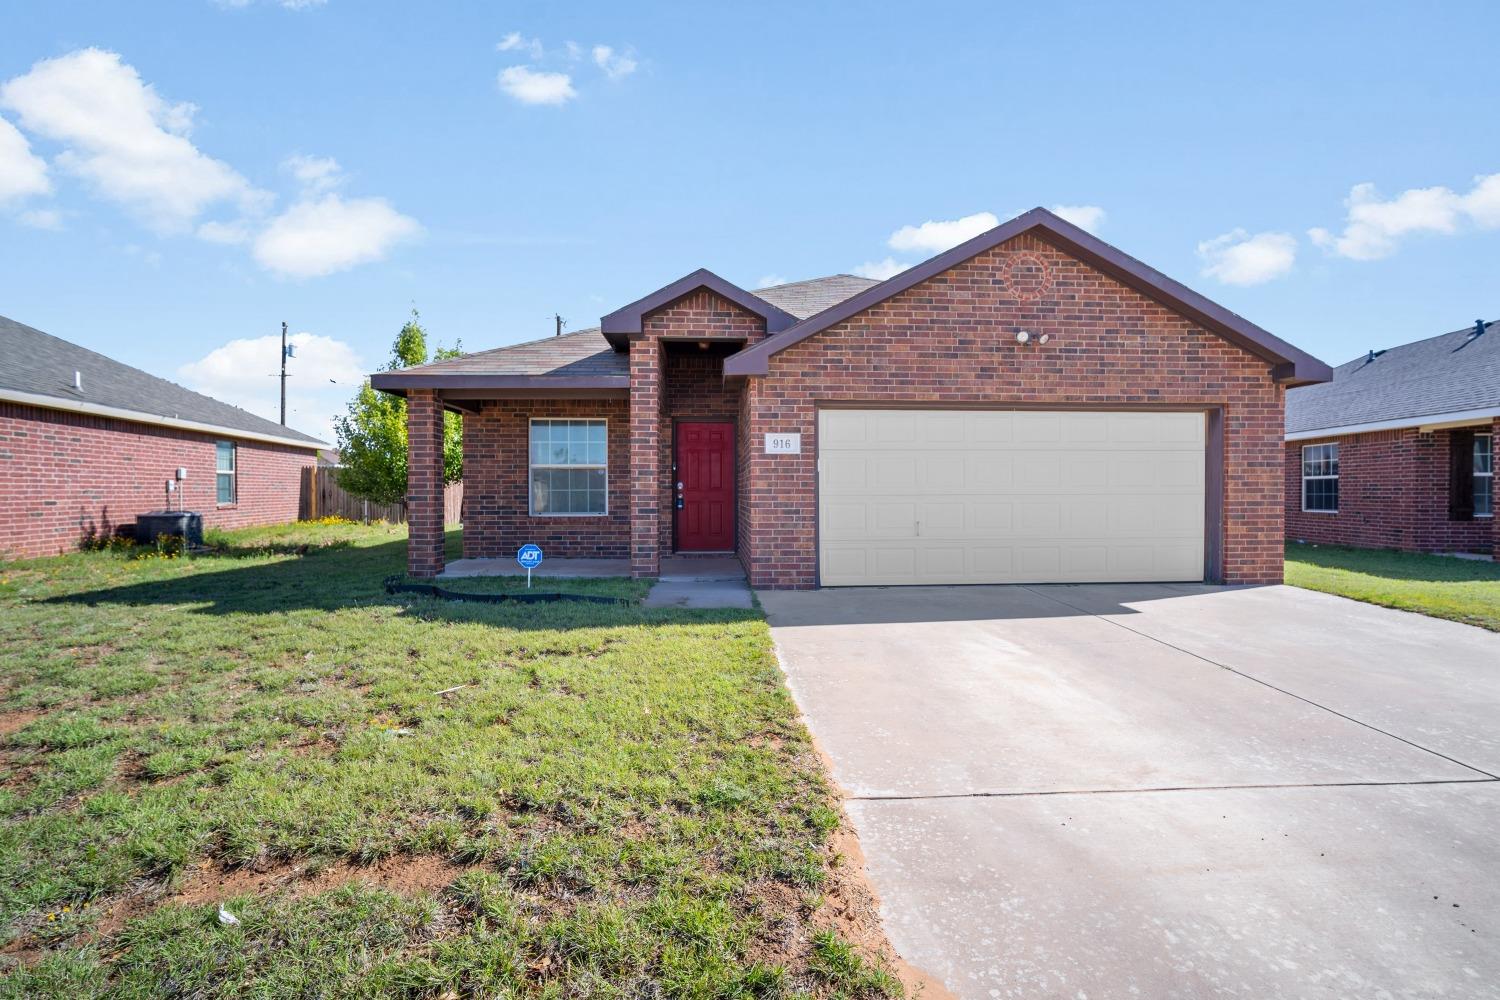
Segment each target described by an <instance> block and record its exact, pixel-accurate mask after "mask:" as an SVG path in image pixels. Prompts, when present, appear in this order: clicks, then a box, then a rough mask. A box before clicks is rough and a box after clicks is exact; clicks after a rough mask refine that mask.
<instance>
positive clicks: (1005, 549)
mask: <svg viewBox="0 0 1500 1000" xmlns="http://www.w3.org/2000/svg"><path fill="white" fill-rule="evenodd" d="M1204 424H1205V417H1204V415H1203V414H1202V413H1147V412H1136V413H1103V412H1086V411H1085V412H1063V411H1028V410H1014V411H1009V410H1007V411H973V410H822V411H821V412H820V413H819V417H818V546H819V559H820V578H821V582H822V583H823V585H824V586H840V585H860V584H864V585H871V584H923V583H934V584H935V583H1059V582H1097V581H1109V580H1118V581H1147V580H1156V581H1175V580H1201V579H1202V578H1203V518H1204V508H1203V481H1204V451H1203V449H1204Z"/></svg>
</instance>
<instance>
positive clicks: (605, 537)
mask: <svg viewBox="0 0 1500 1000" xmlns="http://www.w3.org/2000/svg"><path fill="white" fill-rule="evenodd" d="M533 417H538V418H547V417H557V418H569V417H572V418H581V417H596V418H597V417H603V418H604V419H606V420H608V421H609V430H608V442H609V471H608V473H607V476H608V484H609V513H608V514H607V515H606V516H604V517H532V516H531V513H530V510H531V508H530V491H529V486H530V475H531V472H530V469H531V466H530V460H529V442H530V422H531V418H533ZM463 539H464V556H465V557H467V558H504V559H510V558H514V556H515V554H516V550H517V549H518V548H520V547H521V546H522V545H525V544H526V543H527V542H533V543H535V544H537V545H540V546H541V547H542V552H543V553H544V554H545V555H546V556H547V557H548V558H554V557H555V558H589V559H624V558H625V557H626V556H628V555H629V552H630V411H629V406H628V404H627V402H626V401H625V400H624V399H565V400H546V399H505V400H489V401H487V402H485V404H484V406H483V409H482V410H481V412H480V413H479V415H477V416H475V415H472V414H465V415H464V527H463Z"/></svg>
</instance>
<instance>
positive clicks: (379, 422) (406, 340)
mask: <svg viewBox="0 0 1500 1000" xmlns="http://www.w3.org/2000/svg"><path fill="white" fill-rule="evenodd" d="M421 320H422V318H421V316H420V315H418V313H417V311H416V310H415V309H413V310H412V311H411V319H409V320H407V321H406V325H405V326H403V327H401V332H400V333H398V334H396V341H395V343H393V344H392V345H391V360H390V362H389V363H388V364H387V365H386V366H385V368H384V370H385V371H398V370H400V369H402V368H411V367H413V366H415V365H422V364H426V363H427V360H428V359H427V331H425V330H424V329H422V322H421ZM462 353H463V347H462V345H461V344H454V346H453V347H451V348H444V347H441V346H439V347H438V349H437V350H436V351H434V352H433V356H432V360H433V361H442V360H444V359H446V358H455V357H458V356H459V355H460V354H462ZM334 429H335V430H336V431H337V432H338V439H339V463H340V468H339V470H338V483H339V485H340V486H342V487H343V488H344V489H346V490H348V491H349V492H350V493H353V494H354V495H355V496H357V497H364V498H365V499H367V500H372V501H374V502H375V503H395V502H396V501H398V500H402V499H405V497H406V400H405V399H403V398H401V397H400V396H392V395H390V394H389V393H384V392H380V391H378V390H376V389H372V388H370V383H369V382H368V381H366V382H365V384H364V385H362V386H360V389H359V393H358V394H357V395H356V396H355V397H354V398H353V399H352V400H350V401H349V412H348V413H347V414H345V415H344V416H342V417H338V418H337V419H336V420H335V421H334ZM463 473H464V448H463V420H462V418H460V417H459V415H458V414H456V413H444V414H443V482H445V483H454V482H457V481H458V480H460V479H462V478H463Z"/></svg>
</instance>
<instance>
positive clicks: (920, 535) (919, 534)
mask: <svg viewBox="0 0 1500 1000" xmlns="http://www.w3.org/2000/svg"><path fill="white" fill-rule="evenodd" d="M917 537H918V538H921V537H922V522H921V521H918V522H917Z"/></svg>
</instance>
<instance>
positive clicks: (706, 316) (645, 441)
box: [630, 289, 765, 576]
mask: <svg viewBox="0 0 1500 1000" xmlns="http://www.w3.org/2000/svg"><path fill="white" fill-rule="evenodd" d="M764 334H765V322H764V321H763V320H762V319H761V318H760V317H759V316H756V315H755V314H753V313H751V312H748V311H746V310H744V309H741V308H740V307H739V306H737V305H735V304H734V303H733V302H730V301H729V300H728V299H725V298H723V297H722V296H720V295H718V294H716V293H714V292H710V291H708V290H707V289H699V290H698V291H695V292H690V293H688V294H687V295H684V296H683V297H682V298H680V299H678V300H676V301H675V302H672V303H670V304H668V305H666V306H663V307H662V308H661V309H658V310H657V311H655V312H653V313H651V314H649V315H648V316H646V317H645V319H644V320H643V321H642V323H641V334H640V335H639V336H637V337H634V338H632V340H631V342H630V433H631V442H630V447H631V463H632V468H631V498H630V502H631V510H632V521H631V573H632V574H634V575H635V576H655V575H656V574H657V572H658V571H659V569H660V565H661V554H662V552H664V551H668V550H669V549H670V542H671V531H672V479H671V473H672V460H671V449H672V434H671V426H672V419H673V416H674V407H677V406H679V404H680V406H681V408H682V412H683V413H688V412H691V411H692V409H693V408H695V407H712V408H715V409H721V410H722V412H723V414H724V415H725V416H726V417H730V416H732V415H733V414H734V412H735V407H734V405H733V404H732V403H730V402H729V399H728V397H725V396H721V395H719V394H718V391H716V390H715V389H714V388H713V386H712V384H711V383H710V382H708V381H705V378H704V375H705V373H704V372H703V371H701V370H697V371H695V370H694V369H693V368H692V366H691V365H687V364H686V363H684V366H683V367H680V368H679V369H678V374H679V375H680V376H682V377H683V379H684V383H683V385H681V386H679V388H678V390H677V393H678V394H677V396H676V397H674V396H672V391H673V390H672V385H671V382H670V377H671V372H670V371H669V370H668V369H669V366H670V365H672V364H677V362H675V361H672V360H669V359H670V358H671V357H672V356H673V354H672V353H670V352H669V351H668V350H667V349H665V348H664V347H663V343H664V342H670V341H683V342H684V344H683V345H682V347H681V348H679V347H676V346H674V347H673V348H672V349H671V351H672V352H676V351H679V350H683V349H685V348H687V347H688V345H695V344H696V343H697V342H699V341H704V340H707V341H732V342H741V341H743V342H744V343H746V344H747V345H748V344H753V343H754V342H755V341H757V340H759V339H760V338H761V337H762V336H764ZM721 381H722V379H721ZM740 489H741V491H743V490H744V481H743V479H742V480H741V482H740Z"/></svg>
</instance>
